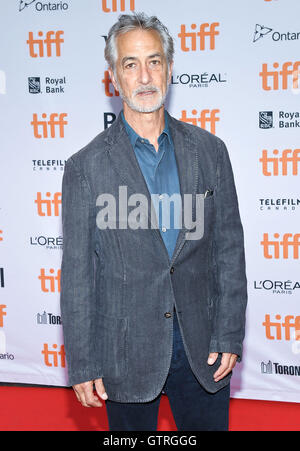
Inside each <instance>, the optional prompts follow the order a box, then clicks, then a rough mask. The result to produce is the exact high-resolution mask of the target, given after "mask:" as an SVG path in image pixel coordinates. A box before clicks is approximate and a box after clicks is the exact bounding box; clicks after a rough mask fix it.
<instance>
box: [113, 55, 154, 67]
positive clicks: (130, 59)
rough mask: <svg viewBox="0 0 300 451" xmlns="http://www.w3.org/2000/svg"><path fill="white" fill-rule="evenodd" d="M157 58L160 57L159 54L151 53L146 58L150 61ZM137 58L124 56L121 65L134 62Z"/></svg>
mask: <svg viewBox="0 0 300 451" xmlns="http://www.w3.org/2000/svg"><path fill="white" fill-rule="evenodd" d="M157 57H160V58H161V57H162V54H161V53H153V54H152V55H149V56H148V57H147V58H148V59H151V58H157ZM136 60H137V57H136V56H124V58H123V59H122V61H121V64H122V65H123V64H125V63H126V62H127V61H136Z"/></svg>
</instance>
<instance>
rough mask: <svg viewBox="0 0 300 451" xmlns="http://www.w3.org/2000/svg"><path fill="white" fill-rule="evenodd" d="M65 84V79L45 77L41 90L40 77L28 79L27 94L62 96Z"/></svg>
mask: <svg viewBox="0 0 300 451" xmlns="http://www.w3.org/2000/svg"><path fill="white" fill-rule="evenodd" d="M66 84H67V81H66V77H57V78H55V77H45V78H44V80H43V89H42V83H41V78H40V77H28V92H29V93H30V94H41V93H45V94H64V93H65V87H66Z"/></svg>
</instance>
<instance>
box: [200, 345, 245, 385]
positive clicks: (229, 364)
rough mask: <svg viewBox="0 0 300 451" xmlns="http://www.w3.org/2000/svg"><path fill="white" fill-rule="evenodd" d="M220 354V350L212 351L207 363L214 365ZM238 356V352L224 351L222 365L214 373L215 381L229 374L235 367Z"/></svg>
mask: <svg viewBox="0 0 300 451" xmlns="http://www.w3.org/2000/svg"><path fill="white" fill-rule="evenodd" d="M218 355H219V353H218V352H211V353H210V354H209V356H208V360H207V363H208V364H209V365H213V364H214V363H215V361H216V360H217V358H218ZM237 357H238V356H237V355H236V354H231V353H230V352H223V353H222V359H221V365H220V366H219V368H218V369H217V371H216V372H215V374H214V381H215V382H218V381H219V380H220V379H223V377H225V376H227V374H229V373H230V371H232V369H233V368H234V367H235V364H236V361H237Z"/></svg>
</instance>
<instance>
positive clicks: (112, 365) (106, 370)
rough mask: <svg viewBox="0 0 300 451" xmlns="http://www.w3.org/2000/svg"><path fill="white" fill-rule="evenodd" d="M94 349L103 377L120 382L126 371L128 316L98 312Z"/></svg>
mask: <svg viewBox="0 0 300 451" xmlns="http://www.w3.org/2000/svg"><path fill="white" fill-rule="evenodd" d="M97 315H98V330H97V337H96V343H97V344H96V349H97V354H98V359H99V362H100V365H101V368H102V375H103V378H107V380H108V381H109V382H110V383H119V382H122V380H123V379H124V377H126V375H127V372H128V318H127V317H123V318H120V317H116V316H109V315H104V314H102V313H98V314H97Z"/></svg>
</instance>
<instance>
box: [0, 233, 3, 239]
mask: <svg viewBox="0 0 300 451" xmlns="http://www.w3.org/2000/svg"><path fill="white" fill-rule="evenodd" d="M2 233H3V230H0V241H3V237H2Z"/></svg>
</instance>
